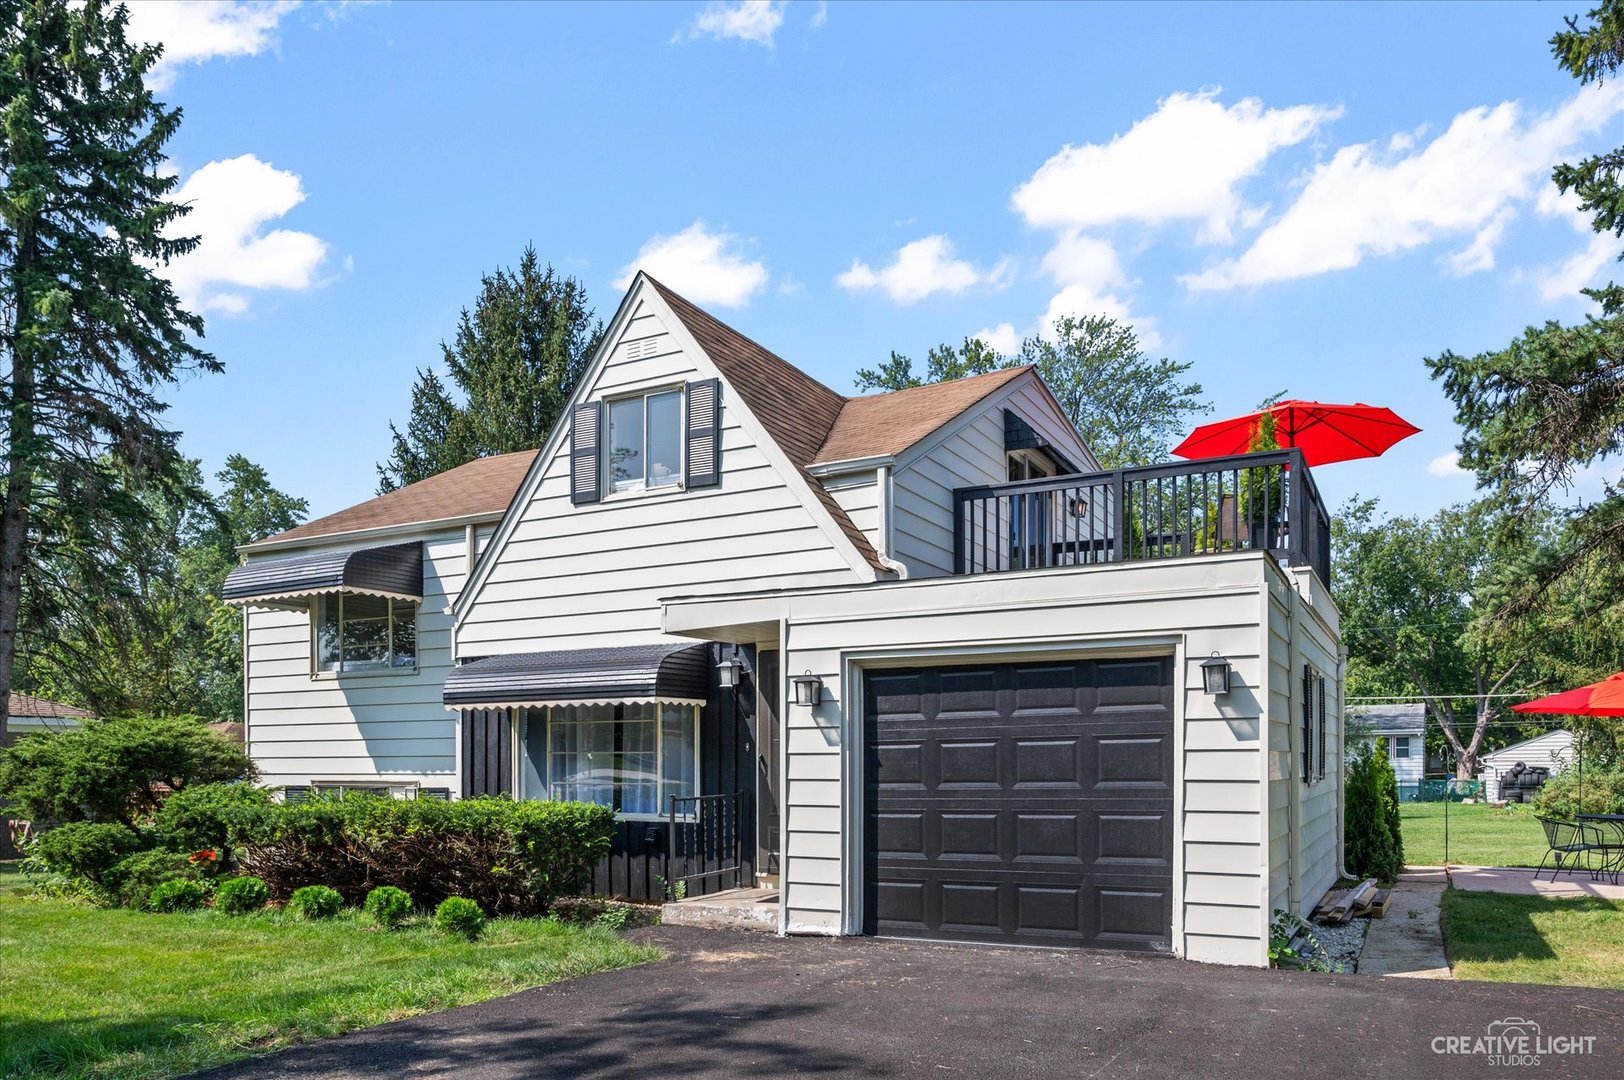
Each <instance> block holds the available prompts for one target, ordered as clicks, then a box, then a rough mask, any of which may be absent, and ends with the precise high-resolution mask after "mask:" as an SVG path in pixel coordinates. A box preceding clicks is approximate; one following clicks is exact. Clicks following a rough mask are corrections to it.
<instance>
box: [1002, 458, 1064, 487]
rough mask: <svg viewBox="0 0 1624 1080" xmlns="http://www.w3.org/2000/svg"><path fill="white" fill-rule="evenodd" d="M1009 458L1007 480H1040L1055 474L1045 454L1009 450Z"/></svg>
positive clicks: (1052, 465)
mask: <svg viewBox="0 0 1624 1080" xmlns="http://www.w3.org/2000/svg"><path fill="white" fill-rule="evenodd" d="M1008 457H1009V479H1010V481H1011V482H1014V481H1016V480H1042V479H1043V478H1044V477H1048V476H1053V475H1054V474H1055V468H1054V463H1053V462H1052V461H1050V460H1049V457H1048V455H1047V454H1044V453H1041V452H1039V451H1035V450H1011V451H1009V454H1008Z"/></svg>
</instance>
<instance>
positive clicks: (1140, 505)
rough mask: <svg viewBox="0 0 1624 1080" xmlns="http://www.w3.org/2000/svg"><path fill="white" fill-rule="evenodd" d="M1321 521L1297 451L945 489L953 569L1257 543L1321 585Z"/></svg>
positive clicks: (1124, 558)
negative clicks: (1306, 571) (950, 508)
mask: <svg viewBox="0 0 1624 1080" xmlns="http://www.w3.org/2000/svg"><path fill="white" fill-rule="evenodd" d="M1330 546H1331V524H1330V516H1329V514H1328V513H1327V512H1326V509H1325V504H1324V501H1323V500H1322V499H1321V497H1320V494H1319V488H1318V486H1317V485H1316V484H1315V483H1314V478H1313V475H1312V474H1311V473H1310V471H1309V468H1308V465H1307V463H1306V462H1305V461H1304V459H1303V454H1302V451H1301V450H1298V449H1295V448H1290V449H1285V450H1265V451H1258V452H1256V453H1251V454H1236V455H1232V456H1229V457H1222V458H1209V459H1205V460H1202V461H1190V462H1168V463H1164V464H1159V465H1149V466H1140V467H1135V468H1131V469H1116V470H1112V471H1109V472H1095V473H1072V474H1069V475H1065V476H1050V477H1042V478H1039V479H1036V480H1017V481H1012V482H1010V483H1007V484H990V485H983V486H979V487H967V488H959V489H957V490H956V491H954V493H953V560H954V572H955V573H958V574H981V573H994V572H1000V571H1007V570H1028V569H1039V568H1046V567H1052V566H1076V565H1082V564H1092V563H1102V562H1134V561H1144V560H1147V559H1165V558H1176V557H1180V556H1187V555H1194V554H1217V553H1222V552H1229V551H1246V550H1258V549H1268V550H1271V551H1275V552H1276V553H1277V554H1279V555H1281V556H1282V557H1283V558H1284V559H1285V560H1286V561H1288V562H1289V563H1290V564H1291V565H1293V566H1307V567H1311V568H1312V569H1313V570H1314V571H1315V572H1316V573H1318V574H1319V576H1320V578H1321V580H1322V581H1326V582H1329V580H1330V573H1331V560H1330Z"/></svg>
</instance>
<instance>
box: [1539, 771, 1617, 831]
mask: <svg viewBox="0 0 1624 1080" xmlns="http://www.w3.org/2000/svg"><path fill="white" fill-rule="evenodd" d="M1534 812H1535V813H1537V814H1539V815H1540V816H1541V817H1554V818H1562V819H1563V820H1565V821H1572V820H1573V817H1574V815H1575V814H1624V768H1619V767H1616V766H1615V767H1613V768H1597V767H1596V766H1595V765H1594V764H1593V763H1592V762H1591V761H1589V760H1588V759H1587V760H1586V761H1585V768H1584V772H1583V773H1582V774H1581V773H1580V772H1579V770H1578V769H1576V768H1574V767H1573V766H1572V765H1569V766H1568V767H1567V768H1565V769H1563V770H1562V771H1561V772H1559V773H1557V774H1556V775H1555V776H1552V777H1551V778H1550V779H1549V780H1547V781H1545V783H1544V784H1542V785H1540V788H1539V791H1537V792H1535V794H1534Z"/></svg>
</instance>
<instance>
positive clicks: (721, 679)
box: [716, 656, 744, 690]
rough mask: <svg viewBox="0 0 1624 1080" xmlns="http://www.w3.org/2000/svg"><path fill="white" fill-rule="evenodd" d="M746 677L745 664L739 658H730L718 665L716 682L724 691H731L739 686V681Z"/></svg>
mask: <svg viewBox="0 0 1624 1080" xmlns="http://www.w3.org/2000/svg"><path fill="white" fill-rule="evenodd" d="M743 675H744V664H742V663H740V661H739V658H738V657H737V656H730V657H728V658H727V659H726V660H723V661H722V662H721V663H720V664H717V665H716V682H717V684H718V685H719V686H721V687H722V689H724V690H731V689H733V688H734V687H736V686H738V685H739V679H740V678H741V677H742V676H743Z"/></svg>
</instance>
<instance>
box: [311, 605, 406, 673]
mask: <svg viewBox="0 0 1624 1080" xmlns="http://www.w3.org/2000/svg"><path fill="white" fill-rule="evenodd" d="M347 595H349V594H348V593H346V592H345V591H343V590H337V591H334V592H325V593H317V594H316V595H314V596H312V597H311V598H310V678H311V679H312V680H313V681H326V680H329V679H340V678H342V679H356V678H375V677H378V676H382V675H416V674H417V673H418V671H419V670H420V668H421V661H420V660H419V656H420V655H421V653H422V651H423V646H422V641H421V639H420V638H418V636H417V634H414V635H413V637H414V638H415V639H417V640H418V648H417V654H415V655H413V656H412V663H411V666H410V667H396V666H395V665H394V663H393V662H391V663H389V664H386V665H384V666H383V667H369V668H356V669H354V670H353V671H346V670H345V669H344V664H343V654H344V649H343V644H342V635H343V633H344V606H343V598H344V597H345V596H347ZM364 595H372V594H364ZM335 597H336V598H337V599H338V600H339V609H338V625H339V634H340V645H339V657H340V659H339V666H338V668H337V669H336V670H333V671H327V670H324V669H323V668H322V666H321V605H322V604H323V603H325V602H328V601H329V600H330V599H332V598H335ZM375 598H376V599H380V600H386V601H388V603H389V631H388V634H389V658H390V660H391V661H393V660H394V656H395V605H396V604H411V605H412V609H413V614H412V622H413V623H417V632H418V634H420V633H421V632H422V629H423V627H422V624H421V623H420V622H419V621H418V616H419V615H421V614H422V612H423V602H422V601H421V600H398V599H396V598H395V597H393V596H379V597H375Z"/></svg>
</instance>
